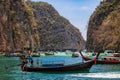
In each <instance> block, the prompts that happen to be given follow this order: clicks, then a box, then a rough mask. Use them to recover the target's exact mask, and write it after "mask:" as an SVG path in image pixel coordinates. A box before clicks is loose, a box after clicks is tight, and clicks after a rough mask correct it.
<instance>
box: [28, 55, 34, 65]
mask: <svg viewBox="0 0 120 80" xmlns="http://www.w3.org/2000/svg"><path fill="white" fill-rule="evenodd" d="M28 60H29V62H30V63H31V66H32V65H33V57H32V55H31V54H30V55H29V56H28Z"/></svg>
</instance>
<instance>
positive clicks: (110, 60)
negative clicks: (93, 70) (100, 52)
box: [97, 56, 120, 64]
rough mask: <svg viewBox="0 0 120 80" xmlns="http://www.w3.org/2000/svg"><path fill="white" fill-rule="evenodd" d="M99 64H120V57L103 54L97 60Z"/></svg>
mask: <svg viewBox="0 0 120 80" xmlns="http://www.w3.org/2000/svg"><path fill="white" fill-rule="evenodd" d="M97 63H98V64H120V57H114V56H103V57H102V58H101V59H98V60H97Z"/></svg>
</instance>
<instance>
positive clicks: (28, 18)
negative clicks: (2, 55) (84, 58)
mask: <svg viewBox="0 0 120 80" xmlns="http://www.w3.org/2000/svg"><path fill="white" fill-rule="evenodd" d="M26 1H27V2H26ZM84 45H85V41H84V39H83V37H82V36H81V33H80V31H79V30H78V29H77V28H75V27H74V26H73V25H72V24H71V23H70V22H69V21H68V20H67V19H65V18H64V17H62V16H60V15H59V13H58V12H57V11H56V10H55V9H54V8H53V7H52V6H51V5H50V4H48V3H45V2H30V0H25V1H24V0H0V51H21V50H23V49H24V48H30V49H37V50H39V49H71V48H72V49H79V48H83V47H84Z"/></svg>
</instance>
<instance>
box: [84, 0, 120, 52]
mask: <svg viewBox="0 0 120 80" xmlns="http://www.w3.org/2000/svg"><path fill="white" fill-rule="evenodd" d="M119 19H120V1H119V0H103V1H102V2H101V3H100V5H99V6H98V7H97V8H96V10H95V11H94V13H93V14H92V15H91V17H90V21H89V25H88V32H87V44H86V47H87V49H88V50H97V51H99V50H100V51H104V50H106V49H113V50H116V51H118V50H120V22H119Z"/></svg>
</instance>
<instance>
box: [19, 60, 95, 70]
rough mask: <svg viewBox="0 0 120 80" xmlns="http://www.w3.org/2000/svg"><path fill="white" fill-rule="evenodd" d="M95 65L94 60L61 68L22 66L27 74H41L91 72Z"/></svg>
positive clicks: (60, 66) (61, 66)
mask: <svg viewBox="0 0 120 80" xmlns="http://www.w3.org/2000/svg"><path fill="white" fill-rule="evenodd" d="M93 64H94V61H93V60H89V61H85V62H80V63H75V64H71V65H59V66H49V67H48V66H39V67H30V66H27V65H26V64H24V63H23V64H22V65H21V69H22V71H27V72H39V71H77V70H80V71H82V70H89V69H90V68H91V66H92V65H93Z"/></svg>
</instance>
